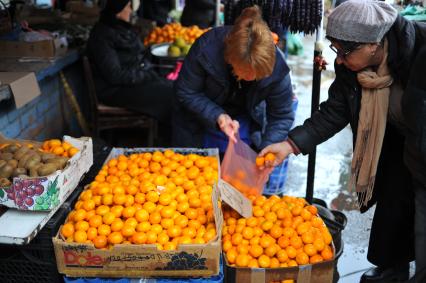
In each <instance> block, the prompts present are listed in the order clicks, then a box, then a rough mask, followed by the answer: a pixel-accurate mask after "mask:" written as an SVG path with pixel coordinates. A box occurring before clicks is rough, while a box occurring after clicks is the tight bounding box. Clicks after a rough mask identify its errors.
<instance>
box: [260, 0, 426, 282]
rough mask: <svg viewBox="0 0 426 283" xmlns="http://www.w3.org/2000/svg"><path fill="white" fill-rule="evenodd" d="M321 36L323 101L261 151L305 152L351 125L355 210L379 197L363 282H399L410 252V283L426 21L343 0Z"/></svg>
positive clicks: (419, 223) (425, 139)
mask: <svg viewBox="0 0 426 283" xmlns="http://www.w3.org/2000/svg"><path fill="white" fill-rule="evenodd" d="M326 33H327V38H328V39H329V40H330V41H331V45H330V47H331V49H332V50H333V51H334V52H336V54H337V58H336V61H335V72H336V79H335V81H334V82H333V84H332V85H331V86H330V89H329V97H328V99H327V100H326V101H325V102H323V103H322V104H321V106H320V109H319V110H318V111H317V112H316V113H314V114H313V116H312V117H311V118H309V119H307V120H306V121H305V122H304V124H303V125H302V126H298V127H296V128H294V129H293V130H292V131H290V133H289V135H288V139H287V140H285V141H283V142H280V143H277V144H274V145H270V146H268V147H267V148H265V149H264V150H263V151H262V152H261V153H260V156H263V155H265V154H266V153H268V152H272V153H275V154H276V155H277V158H276V161H275V162H274V163H272V164H268V166H273V165H277V164H279V163H280V162H282V160H284V159H285V158H286V157H287V156H288V155H289V154H291V153H294V154H298V153H303V154H308V153H310V152H311V151H312V150H313V149H314V148H315V146H316V145H318V144H320V143H322V142H323V141H326V140H327V139H329V138H330V137H332V136H333V135H334V134H336V133H337V132H339V131H340V130H342V129H343V128H344V127H346V125H347V124H348V123H349V124H350V126H351V128H352V131H353V134H354V139H353V141H354V153H353V158H352V172H351V173H352V174H351V180H350V184H351V187H352V188H355V189H356V192H357V194H358V202H359V205H360V209H361V212H365V211H366V210H367V209H369V208H370V207H371V206H372V205H374V204H376V210H375V213H374V219H373V223H372V227H371V233H370V243H369V247H368V255H367V258H368V260H369V261H370V262H371V263H373V264H374V265H376V266H377V267H375V268H372V269H371V270H368V271H367V272H366V273H364V274H363V275H362V278H361V282H362V283H367V282H392V281H405V280H407V279H408V276H409V262H410V261H412V260H413V259H414V257H415V260H416V278H415V282H426V276H425V273H426V115H425V113H426V85H425V72H426V68H425V66H426V65H425V62H426V54H425V49H426V23H416V22H409V21H407V20H406V19H404V18H403V17H401V16H399V15H398V13H397V11H396V10H395V9H394V8H393V7H392V6H390V5H388V4H386V3H384V2H380V1H366V0H364V1H360V0H349V1H346V2H344V3H342V4H341V5H339V6H338V7H337V8H336V9H335V10H334V11H333V12H332V13H331V15H330V17H329V18H328V24H327V32H326ZM414 247H415V249H414ZM414 251H415V252H414Z"/></svg>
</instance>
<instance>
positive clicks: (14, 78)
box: [0, 72, 41, 108]
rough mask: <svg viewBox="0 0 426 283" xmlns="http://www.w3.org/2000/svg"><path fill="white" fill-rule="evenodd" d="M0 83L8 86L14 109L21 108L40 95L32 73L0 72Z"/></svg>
mask: <svg viewBox="0 0 426 283" xmlns="http://www.w3.org/2000/svg"><path fill="white" fill-rule="evenodd" d="M0 82H1V83H2V84H8V85H9V86H10V89H11V91H12V94H13V97H14V98H15V104H16V108H21V107H22V106H24V105H25V104H27V103H28V102H30V101H31V100H33V99H34V98H36V97H37V96H39V95H40V94H41V91H40V87H39V85H38V82H37V79H36V77H35V75H34V73H27V72H0Z"/></svg>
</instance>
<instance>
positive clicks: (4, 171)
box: [0, 164, 14, 178]
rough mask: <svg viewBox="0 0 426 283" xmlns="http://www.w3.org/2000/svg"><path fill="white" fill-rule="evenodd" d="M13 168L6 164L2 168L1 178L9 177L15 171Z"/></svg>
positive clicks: (0, 170)
mask: <svg viewBox="0 0 426 283" xmlns="http://www.w3.org/2000/svg"><path fill="white" fill-rule="evenodd" d="M13 169H14V168H13V167H12V166H10V165H9V164H6V165H4V166H3V167H2V168H0V178H9V177H10V176H11V175H12V173H13Z"/></svg>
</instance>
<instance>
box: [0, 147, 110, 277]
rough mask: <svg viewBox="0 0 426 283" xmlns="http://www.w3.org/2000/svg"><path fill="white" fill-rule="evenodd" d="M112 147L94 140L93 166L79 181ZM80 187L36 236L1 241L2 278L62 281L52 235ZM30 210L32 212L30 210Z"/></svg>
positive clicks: (93, 172) (90, 176) (89, 176)
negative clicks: (21, 240) (21, 241)
mask: <svg viewBox="0 0 426 283" xmlns="http://www.w3.org/2000/svg"><path fill="white" fill-rule="evenodd" d="M110 150H111V148H108V147H106V145H105V143H104V142H102V141H99V140H96V139H95V140H94V157H95V163H94V166H93V167H92V168H91V169H90V170H89V172H88V173H87V175H86V177H85V179H83V181H82V182H81V184H83V185H84V184H85V183H87V182H88V180H89V179H90V181H91V180H93V178H94V176H95V175H96V174H97V172H98V171H99V169H100V168H101V166H102V164H103V161H104V160H105V158H106V157H107V156H108V154H109V151H110ZM82 190H83V187H82V186H79V187H77V188H76V189H75V190H74V192H73V193H72V194H71V195H70V196H69V197H68V199H67V200H66V201H65V202H64V203H63V204H62V205H61V207H60V208H59V209H58V211H57V212H56V213H55V214H54V215H53V217H52V218H51V219H50V220H49V221H48V222H47V223H46V225H45V226H44V227H43V228H42V229H41V230H40V231H39V232H38V234H37V236H36V237H35V238H34V239H33V240H32V241H31V242H30V243H27V244H25V245H4V244H0V274H1V275H2V279H1V280H0V281H1V282H5V283H8V282H19V283H26V282H31V283H33V282H43V283H45V282H62V281H63V279H62V278H63V276H62V275H61V274H59V272H58V268H57V265H56V259H55V253H54V249H53V243H52V237H54V236H55V235H56V234H57V232H58V230H59V227H60V225H62V223H63V222H64V221H65V218H66V216H67V215H68V213H69V212H70V211H71V209H72V207H74V205H75V202H76V201H77V198H78V196H79V195H80V193H81V192H82ZM29 213H31V212H29Z"/></svg>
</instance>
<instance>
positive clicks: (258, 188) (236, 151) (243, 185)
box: [221, 136, 272, 196]
mask: <svg viewBox="0 0 426 283" xmlns="http://www.w3.org/2000/svg"><path fill="white" fill-rule="evenodd" d="M256 156H257V154H256V152H254V151H253V150H252V149H251V148H250V147H249V146H248V145H247V144H246V143H245V142H243V141H242V140H241V139H240V137H239V136H237V143H233V142H232V141H230V142H229V143H228V147H227V148H226V152H225V156H224V158H223V161H222V164H221V175H222V179H223V180H225V181H226V182H228V183H229V184H231V185H232V186H233V187H235V188H236V189H238V190H239V191H240V192H241V193H243V194H244V195H246V196H248V195H261V194H262V192H263V188H264V185H265V183H266V182H267V181H268V178H269V174H270V173H271V171H272V168H269V169H264V170H260V169H258V168H257V166H256V162H255V161H256Z"/></svg>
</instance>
